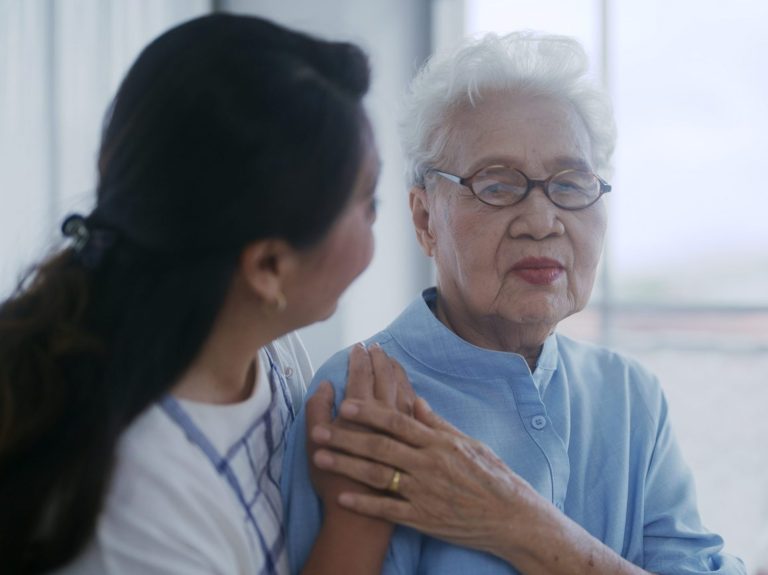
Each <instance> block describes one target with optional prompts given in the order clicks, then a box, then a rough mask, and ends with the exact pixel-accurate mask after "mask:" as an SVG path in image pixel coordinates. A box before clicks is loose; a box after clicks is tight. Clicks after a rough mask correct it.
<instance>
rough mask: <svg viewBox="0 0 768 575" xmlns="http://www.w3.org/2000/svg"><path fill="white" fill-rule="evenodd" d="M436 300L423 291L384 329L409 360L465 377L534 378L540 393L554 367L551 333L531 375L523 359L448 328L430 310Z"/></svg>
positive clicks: (554, 343) (430, 291)
mask: <svg viewBox="0 0 768 575" xmlns="http://www.w3.org/2000/svg"><path fill="white" fill-rule="evenodd" d="M436 299H437V289H436V288H434V287H432V288H428V289H426V290H424V291H423V292H422V294H421V296H420V297H419V298H417V299H416V300H415V301H414V302H413V303H411V305H409V306H408V307H407V308H406V309H405V310H404V311H403V313H401V314H400V316H399V317H398V318H397V319H396V320H395V321H394V322H392V324H391V325H390V326H389V328H388V329H387V331H389V333H390V334H391V335H392V337H393V338H394V339H395V340H396V341H397V342H398V343H399V344H400V345H401V346H402V347H403V349H404V350H405V351H406V352H407V353H408V354H409V355H410V356H411V357H413V358H414V359H415V360H417V361H419V362H421V363H423V364H425V365H427V366H428V367H429V368H430V369H433V370H436V371H438V372H442V373H445V374H448V375H456V376H460V377H466V378H478V379H479V378H483V379H487V378H488V377H489V375H493V376H495V377H505V376H513V377H514V376H518V377H519V376H526V377H528V378H530V377H533V380H534V382H535V383H536V386H537V387H538V388H539V390H540V391H541V392H543V391H544V389H545V388H546V385H547V384H548V383H549V380H550V379H551V378H552V373H553V372H554V371H555V369H556V368H557V358H558V350H557V338H556V337H555V335H554V334H552V335H550V336H549V337H548V338H547V339H546V340H545V341H544V345H543V347H542V350H541V355H540V356H539V361H538V363H537V366H536V370H535V371H534V373H533V374H531V371H530V369H529V368H528V364H527V363H526V361H525V359H524V358H523V356H521V355H519V354H516V353H511V352H504V351H494V350H490V349H484V348H481V347H477V346H475V345H472V344H471V343H469V342H467V341H465V340H463V339H461V338H460V337H459V336H458V335H456V334H455V333H454V332H453V331H451V330H450V329H448V328H447V327H446V326H445V325H444V324H443V323H442V322H441V321H440V320H439V319H437V317H435V314H434V313H432V310H431V309H430V304H431V303H434V302H435V300H436Z"/></svg>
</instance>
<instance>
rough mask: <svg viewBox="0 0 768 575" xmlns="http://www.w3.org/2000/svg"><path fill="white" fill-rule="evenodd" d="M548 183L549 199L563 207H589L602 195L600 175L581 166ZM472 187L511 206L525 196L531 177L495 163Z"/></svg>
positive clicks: (488, 199)
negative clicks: (528, 177) (598, 177)
mask: <svg viewBox="0 0 768 575" xmlns="http://www.w3.org/2000/svg"><path fill="white" fill-rule="evenodd" d="M547 187H548V189H547V190H546V191H547V195H548V196H549V199H550V200H551V201H552V202H553V203H554V204H555V205H557V206H560V207H562V208H571V209H573V208H580V207H586V206H588V205H589V204H591V203H593V202H594V201H595V200H596V199H597V198H598V197H599V196H600V182H599V181H598V179H597V177H596V176H595V175H594V174H592V173H590V172H585V171H581V170H566V171H563V172H560V173H558V174H556V175H555V176H553V177H552V178H551V179H550V180H549V185H548V186H547ZM472 191H473V192H474V193H475V195H476V196H477V197H478V199H480V200H481V201H483V202H485V203H487V204H491V205H494V206H509V205H512V204H515V203H517V202H519V201H520V200H521V199H522V198H523V197H524V196H525V194H526V192H527V191H528V179H527V178H526V176H525V175H524V174H523V173H522V172H519V171H517V170H514V169H511V168H503V167H491V168H487V169H485V170H483V171H481V172H479V173H478V174H476V175H475V176H474V177H473V178H472Z"/></svg>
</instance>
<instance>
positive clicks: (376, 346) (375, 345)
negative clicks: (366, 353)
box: [371, 341, 381, 349]
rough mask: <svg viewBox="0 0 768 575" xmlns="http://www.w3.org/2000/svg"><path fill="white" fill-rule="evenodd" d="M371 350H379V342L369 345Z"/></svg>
mask: <svg viewBox="0 0 768 575" xmlns="http://www.w3.org/2000/svg"><path fill="white" fill-rule="evenodd" d="M371 348H372V349H381V346H380V345H379V342H378V341H377V342H374V343H372V344H371Z"/></svg>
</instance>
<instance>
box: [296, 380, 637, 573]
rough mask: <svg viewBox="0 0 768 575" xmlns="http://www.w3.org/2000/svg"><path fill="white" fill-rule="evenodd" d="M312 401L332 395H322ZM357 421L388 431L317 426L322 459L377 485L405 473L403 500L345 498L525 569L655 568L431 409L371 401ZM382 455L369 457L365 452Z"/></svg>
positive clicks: (352, 407) (347, 408) (368, 511)
mask: <svg viewBox="0 0 768 575" xmlns="http://www.w3.org/2000/svg"><path fill="white" fill-rule="evenodd" d="M310 401H313V402H318V401H324V399H323V396H322V393H320V394H319V397H318V396H315V398H313V399H312V400H310ZM341 414H342V416H343V417H345V418H346V419H348V420H350V421H354V422H357V423H359V424H363V425H367V426H370V427H372V428H374V429H378V430H380V431H382V432H384V433H386V434H388V435H390V436H392V437H394V438H397V439H398V440H399V441H393V440H392V439H390V438H388V437H386V436H385V435H375V434H370V433H366V432H358V431H351V430H344V429H339V428H331V427H329V426H327V425H318V426H315V427H314V429H313V431H312V436H313V438H314V440H315V441H316V442H318V443H320V444H322V445H325V446H327V447H329V448H332V449H334V450H338V451H333V452H332V451H329V450H320V451H318V452H316V453H315V455H314V461H315V463H316V464H317V465H318V466H319V467H322V468H324V469H328V470H333V471H336V472H339V473H342V474H344V475H346V476H348V477H352V478H355V479H357V480H358V481H361V482H363V483H366V484H368V485H370V486H372V487H377V488H379V489H383V488H385V487H386V486H387V485H388V484H389V482H390V480H391V477H392V474H393V469H395V468H396V469H400V470H401V473H402V475H401V480H400V484H399V490H398V493H399V495H400V496H401V499H395V498H392V497H383V496H380V495H372V494H360V493H351V492H350V493H343V494H341V495H340V496H339V502H340V504H341V505H343V506H345V507H347V508H349V509H351V510H354V511H356V512H358V513H361V514H365V515H369V516H373V517H380V518H384V519H387V520H389V521H392V522H396V523H400V524H403V525H407V526H410V527H413V528H414V529H417V530H419V531H421V532H424V533H427V534H429V535H432V536H434V537H438V538H441V539H444V540H446V541H449V542H451V543H454V544H456V545H462V546H465V547H471V548H474V549H478V550H482V551H486V552H489V553H493V554H494V555H497V556H499V557H501V558H502V559H504V560H506V561H508V562H509V563H510V564H512V565H514V566H515V567H516V568H517V569H518V570H519V571H521V572H522V573H526V574H535V573H550V574H577V573H578V574H584V573H606V574H607V573H611V574H619V575H621V574H627V575H629V574H640V573H647V572H646V571H644V570H642V569H640V568H639V567H637V566H635V565H633V564H631V563H629V562H628V561H626V560H624V559H623V558H621V557H620V556H619V555H617V554H616V553H615V552H614V551H612V550H611V549H609V548H608V547H607V546H605V545H604V544H603V543H601V542H600V541H598V540H597V539H595V538H594V537H592V536H591V535H590V534H589V533H587V532H586V531H585V530H584V529H583V528H582V527H580V526H579V525H577V524H576V523H575V522H573V521H572V520H570V519H569V518H568V517H566V516H565V515H564V514H562V513H561V512H559V511H558V510H557V509H555V507H554V506H552V505H551V504H550V503H549V502H548V501H546V500H545V499H543V498H542V497H541V496H540V495H539V494H538V493H536V491H535V490H534V489H533V488H532V487H531V486H530V485H528V484H527V483H526V482H525V481H524V480H523V479H521V478H520V477H519V476H518V475H516V474H515V473H514V472H512V471H511V470H510V469H509V468H508V467H507V466H506V465H505V464H504V463H503V462H502V461H501V460H499V458H498V457H496V456H495V455H494V454H493V452H492V451H491V450H489V449H488V448H487V447H485V446H484V445H483V444H482V443H479V442H477V441H475V440H473V439H472V438H470V437H467V436H466V435H464V434H463V433H461V432H460V431H458V430H457V429H455V428H454V427H452V426H451V425H450V424H448V423H446V422H445V421H443V420H442V419H441V418H440V417H438V416H437V415H436V414H434V413H433V412H431V411H430V410H429V407H428V406H427V404H426V403H425V402H424V401H423V400H418V401H417V402H416V406H415V416H416V419H413V418H410V417H407V416H403V415H402V414H398V413H396V412H394V411H392V410H390V409H387V408H386V407H383V406H380V405H377V404H376V403H375V402H370V401H367V402H366V401H350V400H347V401H345V402H344V404H342V408H341ZM339 451H343V452H346V453H349V454H351V455H353V456H354V455H358V456H361V457H366V458H368V459H371V460H375V461H378V462H379V463H378V464H371V463H370V462H366V461H365V460H362V459H357V458H355V457H350V456H347V455H344V454H341V453H339Z"/></svg>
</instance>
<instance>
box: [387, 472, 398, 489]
mask: <svg viewBox="0 0 768 575" xmlns="http://www.w3.org/2000/svg"><path fill="white" fill-rule="evenodd" d="M398 489H400V470H399V469H395V472H394V473H393V474H392V479H390V480H389V485H387V491H389V492H391V493H397V490H398Z"/></svg>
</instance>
